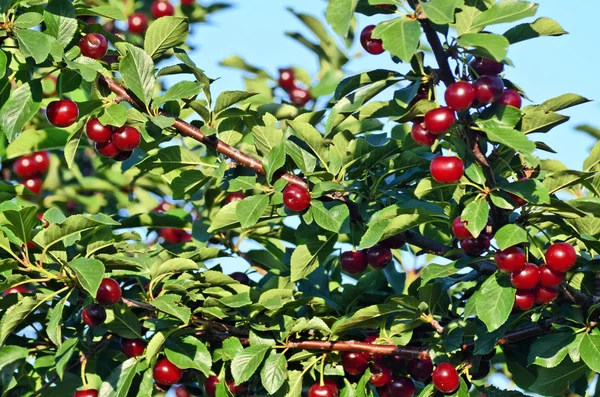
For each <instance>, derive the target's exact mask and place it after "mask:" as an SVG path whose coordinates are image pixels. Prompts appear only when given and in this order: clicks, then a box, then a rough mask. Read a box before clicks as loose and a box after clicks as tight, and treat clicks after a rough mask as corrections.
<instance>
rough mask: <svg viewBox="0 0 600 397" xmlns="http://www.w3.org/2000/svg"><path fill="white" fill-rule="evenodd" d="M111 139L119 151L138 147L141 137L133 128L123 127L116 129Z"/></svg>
mask: <svg viewBox="0 0 600 397" xmlns="http://www.w3.org/2000/svg"><path fill="white" fill-rule="evenodd" d="M111 139H112V142H113V143H114V145H115V146H116V147H117V148H118V149H119V150H133V149H135V148H136V147H138V146H139V144H140V142H141V140H142V135H141V134H140V132H139V131H138V130H136V129H135V128H133V127H128V126H124V127H121V128H117V129H116V130H115V131H114V132H113V134H112V138H111Z"/></svg>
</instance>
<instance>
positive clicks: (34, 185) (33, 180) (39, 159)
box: [13, 150, 50, 194]
mask: <svg viewBox="0 0 600 397" xmlns="http://www.w3.org/2000/svg"><path fill="white" fill-rule="evenodd" d="M49 167H50V154H48V152H47V151H45V150H42V151H39V152H35V153H32V154H29V155H25V156H21V157H19V158H18V159H17V160H15V163H14V164H13V172H14V173H15V175H16V176H18V177H19V178H20V179H21V183H22V184H23V185H25V187H26V188H27V189H29V190H30V191H32V192H33V193H35V194H39V193H40V192H41V191H42V184H43V183H44V181H43V180H42V178H41V176H42V175H43V174H45V173H46V172H47V171H48V168H49Z"/></svg>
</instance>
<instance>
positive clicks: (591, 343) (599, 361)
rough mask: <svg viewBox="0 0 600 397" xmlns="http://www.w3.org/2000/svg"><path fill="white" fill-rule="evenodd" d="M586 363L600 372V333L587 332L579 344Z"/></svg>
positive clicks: (582, 357) (580, 352) (593, 369)
mask: <svg viewBox="0 0 600 397" xmlns="http://www.w3.org/2000/svg"><path fill="white" fill-rule="evenodd" d="M579 354H580V355H581V359H582V360H583V362H584V363H586V364H587V365H588V367H590V369H591V370H592V371H594V372H600V335H591V334H587V333H586V334H585V335H584V336H583V339H582V340H581V344H580V345H579Z"/></svg>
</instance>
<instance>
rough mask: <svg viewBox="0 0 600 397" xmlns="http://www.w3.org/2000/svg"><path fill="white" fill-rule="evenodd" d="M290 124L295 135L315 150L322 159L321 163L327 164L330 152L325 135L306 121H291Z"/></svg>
mask: <svg viewBox="0 0 600 397" xmlns="http://www.w3.org/2000/svg"><path fill="white" fill-rule="evenodd" d="M290 126H291V127H292V129H293V130H294V133H295V135H296V136H297V137H298V138H300V139H302V140H303V141H304V142H306V143H307V144H308V146H309V147H310V148H311V149H312V150H313V153H314V154H316V155H317V157H318V158H319V160H321V163H322V164H323V165H326V164H327V160H328V157H329V156H328V154H329V152H328V147H327V143H326V142H325V140H324V139H323V135H321V133H320V132H319V131H318V130H317V129H316V128H315V127H313V126H312V125H310V124H308V123H305V122H301V121H291V122H290Z"/></svg>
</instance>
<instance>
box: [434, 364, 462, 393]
mask: <svg viewBox="0 0 600 397" xmlns="http://www.w3.org/2000/svg"><path fill="white" fill-rule="evenodd" d="M432 379H433V385H434V386H435V388H436V389H438V390H439V391H441V392H442V393H454V392H455V391H456V390H458V387H459V386H460V378H459V377H458V372H456V368H454V366H453V365H452V364H450V363H441V364H439V365H438V366H437V367H436V368H435V370H434V371H433V375H432Z"/></svg>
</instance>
